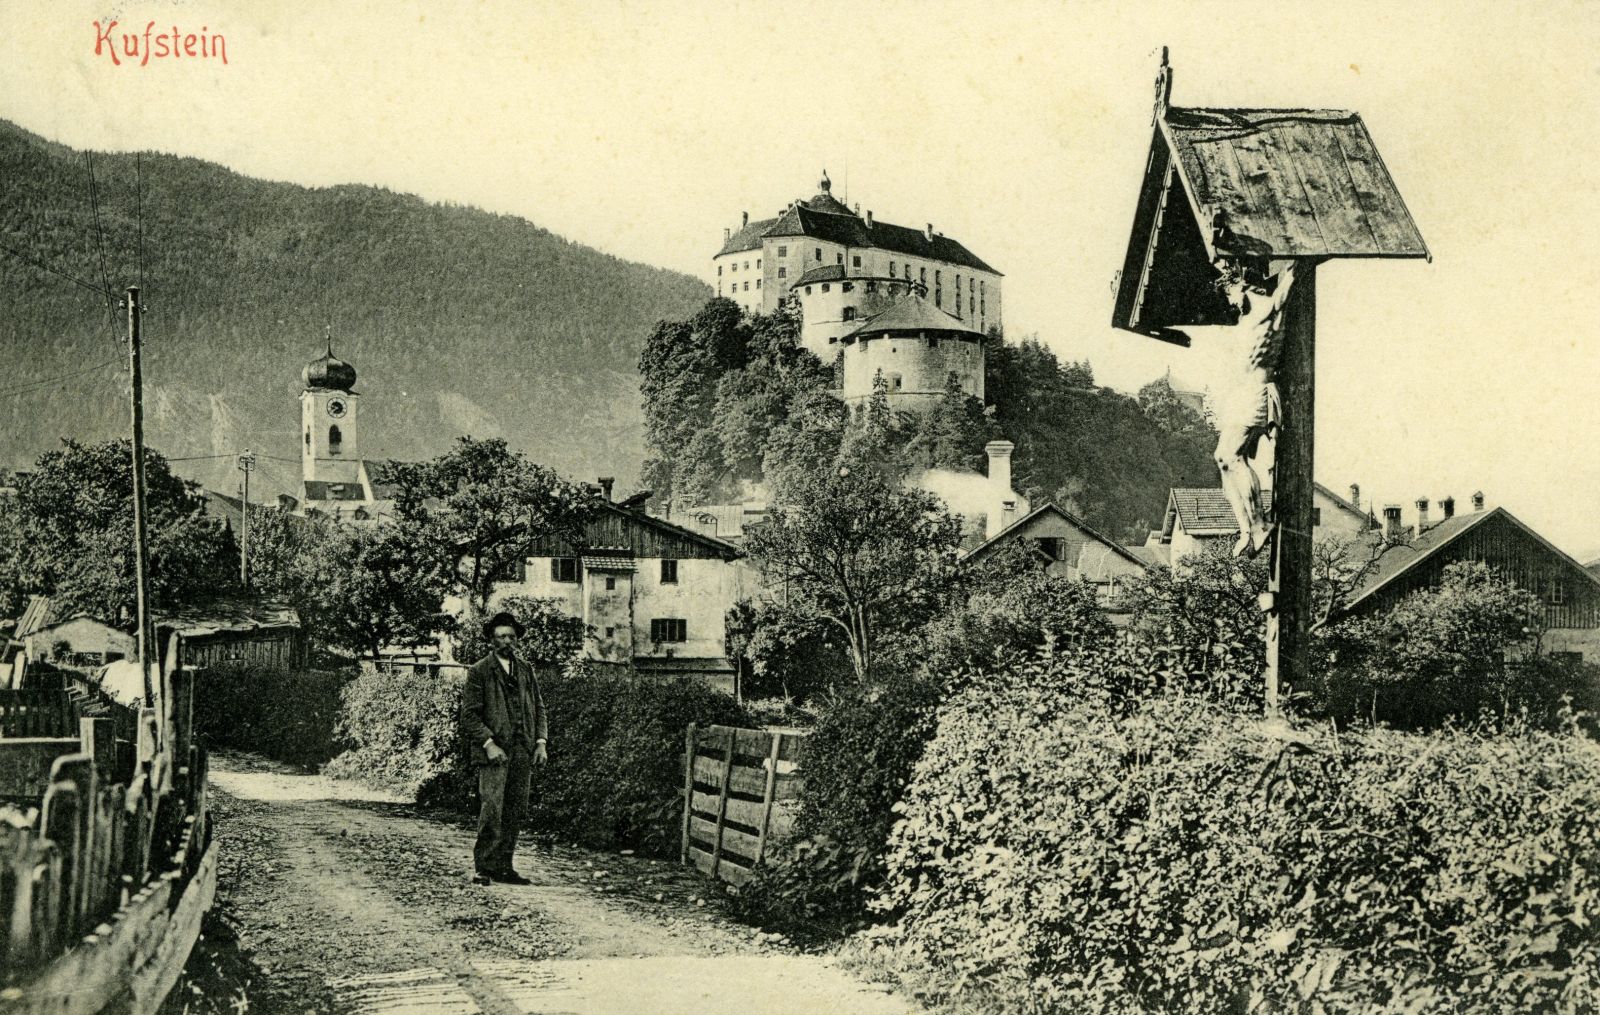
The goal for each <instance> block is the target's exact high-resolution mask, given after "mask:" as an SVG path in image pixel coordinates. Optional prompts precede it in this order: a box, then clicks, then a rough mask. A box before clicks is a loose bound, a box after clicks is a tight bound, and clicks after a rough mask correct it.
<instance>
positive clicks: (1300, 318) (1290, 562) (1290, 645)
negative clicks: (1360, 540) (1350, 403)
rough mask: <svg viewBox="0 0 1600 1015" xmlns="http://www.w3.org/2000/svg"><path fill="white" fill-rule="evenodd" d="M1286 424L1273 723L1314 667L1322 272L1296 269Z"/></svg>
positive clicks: (1275, 545)
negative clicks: (1289, 690)
mask: <svg viewBox="0 0 1600 1015" xmlns="http://www.w3.org/2000/svg"><path fill="white" fill-rule="evenodd" d="M1279 362H1280V368H1279V371H1278V394H1279V397H1280V398H1281V399H1282V413H1281V423H1280V427H1279V430H1278V432H1277V436H1276V438H1275V439H1274V441H1273V443H1274V445H1275V446H1274V449H1273V450H1274V467H1273V477H1272V486H1273V489H1272V515H1273V522H1274V525H1275V528H1274V530H1273V537H1272V557H1271V565H1272V577H1271V579H1270V581H1269V584H1268V586H1267V591H1268V593H1269V594H1270V595H1269V603H1268V608H1267V611H1266V613H1267V686H1266V707H1267V714H1268V715H1269V716H1276V715H1278V714H1279V711H1280V708H1281V703H1280V702H1279V695H1280V693H1281V690H1282V688H1284V687H1285V686H1288V687H1293V686H1295V685H1296V684H1300V683H1301V682H1302V681H1303V680H1304V679H1305V678H1306V675H1307V671H1308V668H1309V654H1308V651H1307V650H1308V648H1309V645H1308V642H1309V640H1310V637H1311V615H1312V610H1313V606H1312V601H1311V542H1312V528H1313V519H1314V514H1313V505H1312V484H1313V482H1314V480H1313V475H1314V472H1313V469H1312V464H1313V452H1314V449H1315V447H1316V405H1317V383H1316V379H1317V370H1316V367H1317V269H1316V266H1315V265H1314V264H1311V263H1302V264H1300V265H1298V266H1297V267H1296V268H1295V276H1294V288H1293V289H1291V290H1290V291H1289V302H1288V304H1287V305H1285V307H1284V317H1283V358H1282V359H1281V360H1280V361H1279Z"/></svg>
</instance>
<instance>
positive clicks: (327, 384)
mask: <svg viewBox="0 0 1600 1015" xmlns="http://www.w3.org/2000/svg"><path fill="white" fill-rule="evenodd" d="M328 331H329V334H328V347H327V352H325V353H324V354H323V355H321V356H318V357H317V358H316V359H314V360H312V361H311V362H310V363H307V364H306V367H305V369H304V370H303V371H301V374H300V377H301V379H302V381H303V382H304V390H303V391H301V392H300V429H301V447H300V460H301V465H302V470H301V478H302V479H303V480H304V481H305V482H307V483H311V482H320V483H356V484H359V483H360V482H361V454H360V450H361V440H360V438H361V431H360V429H359V419H360V413H359V412H358V408H359V403H360V396H359V395H357V394H356V391H355V386H356V368H355V367H353V366H351V365H350V364H348V363H346V362H344V361H343V360H340V359H336V358H334V355H333V334H332V331H333V329H331V328H330V329H328Z"/></svg>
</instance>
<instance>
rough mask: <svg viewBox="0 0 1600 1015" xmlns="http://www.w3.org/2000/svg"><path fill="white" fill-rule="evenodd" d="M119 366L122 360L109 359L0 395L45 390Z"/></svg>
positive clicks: (30, 383) (24, 385) (7, 390)
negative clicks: (63, 382) (54, 385)
mask: <svg viewBox="0 0 1600 1015" xmlns="http://www.w3.org/2000/svg"><path fill="white" fill-rule="evenodd" d="M121 364H122V360H121V358H120V357H119V358H117V359H109V360H106V361H105V362H104V363H96V364H95V365H94V366H92V367H84V368H82V369H81V370H74V371H72V372H70V373H65V374H60V375H58V376H55V377H45V378H41V379H39V380H36V381H29V382H28V383H26V384H19V385H17V386H16V387H12V388H6V389H4V390H0V395H15V394H20V393H23V392H27V391H33V390H35V389H38V388H47V387H49V386H50V385H52V384H56V383H58V382H60V381H69V380H71V379H72V378H74V377H81V376H83V375H84V374H88V373H93V372H94V371H96V370H104V369H105V368H106V367H109V366H120V365H121Z"/></svg>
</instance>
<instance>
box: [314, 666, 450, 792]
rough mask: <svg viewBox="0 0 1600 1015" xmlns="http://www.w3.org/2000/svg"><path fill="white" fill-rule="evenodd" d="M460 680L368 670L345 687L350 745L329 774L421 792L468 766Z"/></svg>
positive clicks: (343, 729)
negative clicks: (461, 731) (462, 734)
mask: <svg viewBox="0 0 1600 1015" xmlns="http://www.w3.org/2000/svg"><path fill="white" fill-rule="evenodd" d="M460 708H461V685H460V683H459V681H457V680H452V679H451V678H450V677H448V676H432V675H429V674H427V673H423V672H419V671H415V670H411V669H394V670H391V669H374V670H367V671H364V672H363V673H362V674H361V675H360V676H358V677H356V679H354V680H352V681H351V682H350V684H349V685H348V686H347V687H346V688H345V690H344V705H343V707H342V708H341V709H340V712H339V734H340V736H341V737H343V738H344V739H345V740H346V741H347V742H349V743H350V744H352V745H353V746H352V748H351V749H350V750H349V751H347V752H346V753H344V754H341V755H340V756H339V757H337V758H335V759H334V760H333V761H332V762H331V763H330V764H329V765H328V768H327V771H328V773H329V774H330V775H336V776H339V777H341V778H347V779H357V780H360V781H362V782H366V783H369V784H372V785H377V786H381V787H383V788H385V789H392V790H395V791H396V792H400V793H405V794H407V795H423V794H425V793H427V792H429V791H430V788H431V787H433V786H435V785H436V784H437V783H438V782H440V781H441V780H442V781H449V780H450V779H451V778H452V775H453V774H454V773H459V771H460V770H461V769H463V768H464V767H465V766H466V763H467V759H466V752H465V751H464V750H463V749H462V748H461V747H460V744H459V735H458V731H457V727H458V725H459V720H458V718H457V716H458V713H459V711H460Z"/></svg>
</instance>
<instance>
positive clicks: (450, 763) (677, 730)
mask: <svg viewBox="0 0 1600 1015" xmlns="http://www.w3.org/2000/svg"><path fill="white" fill-rule="evenodd" d="M540 690H541V692H542V693H543V696H544V702H545V707H546V708H547V709H548V710H549V713H550V744H549V754H550V762H549V764H548V765H546V766H544V767H543V768H541V769H536V770H535V772H534V776H533V789H532V793H531V806H530V808H529V813H528V825H529V827H530V828H533V829H536V830H540V831H544V832H549V833H551V834H554V835H558V836H562V837H564V838H567V839H569V840H571V841H574V842H578V843H581V844H583V845H586V846H591V847H594V848H598V849H622V848H631V849H635V850H638V851H639V852H641V853H649V854H653V855H657V856H669V855H676V852H677V848H678V840H679V835H680V831H681V820H682V817H681V815H682V810H681V807H682V801H681V795H680V794H681V790H682V789H683V744H684V733H685V730H686V729H687V728H688V725H689V724H690V723H691V722H694V723H700V724H708V723H721V724H724V725H733V726H740V725H744V726H747V725H750V718H749V716H748V714H747V713H746V712H745V711H744V710H743V709H742V708H740V707H739V705H738V703H736V702H735V701H734V700H733V699H732V698H730V697H728V695H726V694H724V693H723V692H721V691H718V690H716V689H714V688H711V687H709V686H708V685H706V684H704V683H702V682H700V681H698V680H695V679H692V678H682V679H677V680H671V681H665V682H659V683H658V682H647V681H639V680H635V679H633V678H631V677H628V676H615V675H609V674H596V673H592V672H589V671H588V670H587V669H586V668H584V667H582V666H576V667H573V668H570V669H569V670H568V671H567V672H566V673H550V674H541V676H540ZM460 703H461V682H460V678H459V677H448V676H447V677H430V676H426V675H413V674H411V673H403V672H381V671H380V672H376V673H370V674H363V675H362V676H361V677H360V678H359V679H358V680H356V681H355V683H353V684H352V685H351V688H350V691H349V693H347V695H346V698H345V711H344V715H343V719H342V720H341V725H342V727H343V728H344V729H345V730H347V732H348V736H349V738H350V740H351V741H352V742H354V743H355V744H356V747H355V749H354V750H352V751H351V752H350V753H349V754H346V755H344V756H342V757H340V758H338V759H337V760H336V761H335V762H334V764H333V765H330V766H329V771H330V772H331V773H333V774H336V775H345V776H348V777H352V778H358V779H363V780H364V781H369V782H376V783H378V784H380V785H384V786H387V787H390V788H395V789H398V790H400V791H402V792H405V793H407V794H411V795H414V796H415V798H416V799H417V800H418V801H419V802H420V803H424V804H429V805H433V806H445V807H451V808H455V809H460V810H471V809H472V808H474V807H476V790H477V774H476V770H475V769H474V768H473V767H472V765H471V763H470V762H469V760H468V756H467V749H466V745H465V744H463V743H462V742H461V739H460V728H459V726H460V724H459V712H460Z"/></svg>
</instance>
